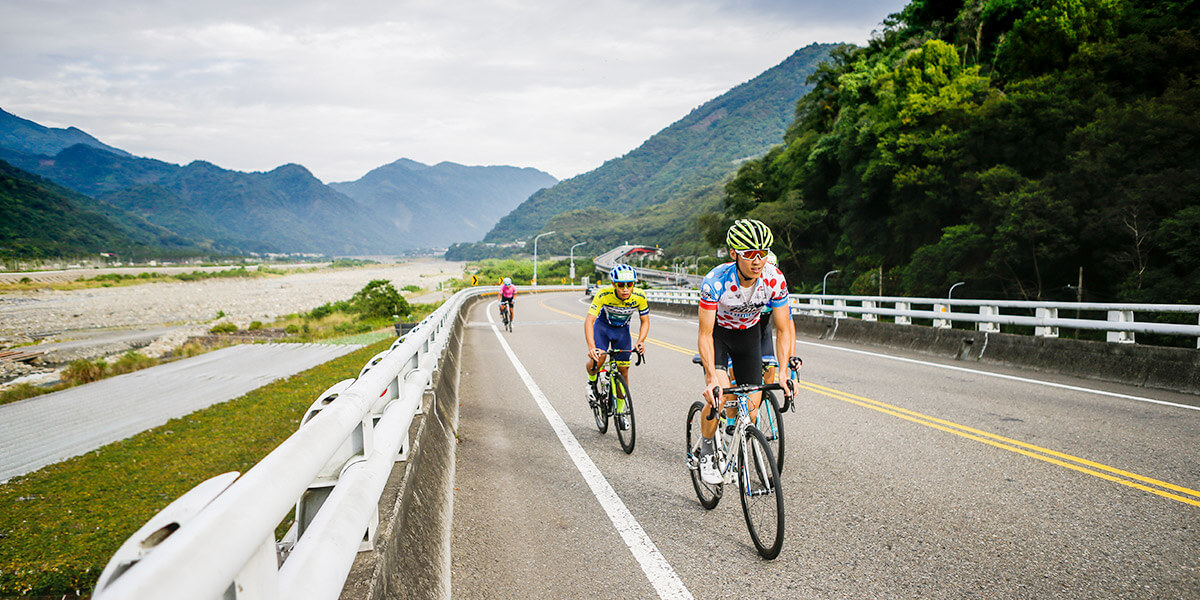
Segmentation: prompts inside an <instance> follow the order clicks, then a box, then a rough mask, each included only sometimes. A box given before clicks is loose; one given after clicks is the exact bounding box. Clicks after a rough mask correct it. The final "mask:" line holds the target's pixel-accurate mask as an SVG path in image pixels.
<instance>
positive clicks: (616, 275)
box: [608, 264, 637, 283]
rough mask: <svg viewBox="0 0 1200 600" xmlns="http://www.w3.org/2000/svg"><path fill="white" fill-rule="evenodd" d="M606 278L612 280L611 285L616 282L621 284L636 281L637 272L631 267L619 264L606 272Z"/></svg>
mask: <svg viewBox="0 0 1200 600" xmlns="http://www.w3.org/2000/svg"><path fill="white" fill-rule="evenodd" d="M608 278H609V279H610V280H612V282H613V283H616V282H618V281H619V282H622V283H624V282H626V281H637V271H635V270H634V269H633V267H631V266H629V265H626V264H619V265H617V266H615V267H613V268H612V270H611V271H609V272H608Z"/></svg>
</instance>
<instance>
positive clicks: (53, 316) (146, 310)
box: [0, 258, 464, 383]
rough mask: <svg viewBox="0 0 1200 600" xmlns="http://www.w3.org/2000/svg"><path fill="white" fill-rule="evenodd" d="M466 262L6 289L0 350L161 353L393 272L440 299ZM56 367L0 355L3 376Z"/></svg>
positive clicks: (63, 357) (61, 356) (53, 356)
mask: <svg viewBox="0 0 1200 600" xmlns="http://www.w3.org/2000/svg"><path fill="white" fill-rule="evenodd" d="M463 265H464V263H461V262H448V261H445V260H441V259H432V258H428V259H414V260H411V261H408V262H404V263H395V264H385V265H371V266H368V267H363V268H355V269H320V270H318V271H315V272H312V273H299V274H295V275H287V276H282V277H265V278H261V279H206V280H201V281H192V282H178V283H149V284H143V285H132V286H122V287H111V288H93V289H86V290H72V291H53V290H48V289H47V290H39V291H35V292H13V293H4V294H0V350H3V349H6V348H10V347H12V346H17V345H21V344H28V343H30V342H35V341H36V342H38V343H37V344H35V345H32V346H24V347H22V348H20V350H26V351H31V352H36V351H44V352H45V354H46V357H47V359H48V360H47V361H46V362H52V363H62V362H65V361H67V360H74V359H77V358H96V357H100V356H107V355H112V354H118V353H120V352H122V351H124V350H128V349H129V348H133V347H138V348H141V351H142V352H143V353H145V354H147V355H150V356H160V355H162V354H164V353H166V352H168V351H170V350H171V349H173V348H175V347H176V346H178V345H179V344H182V343H183V341H184V340H186V339H187V338H188V337H189V336H191V335H200V334H203V333H204V332H206V331H207V330H208V329H209V328H211V327H212V326H213V325H214V324H216V323H217V322H220V321H229V322H232V323H234V324H236V325H238V326H239V327H242V328H244V327H246V326H247V325H249V324H250V322H251V321H262V322H263V323H270V322H271V321H273V320H274V319H275V318H276V317H279V316H282V315H286V314H291V313H297V312H305V311H308V310H311V309H313V308H316V307H317V306H320V305H322V304H325V303H327V302H335V301H338V300H347V299H349V298H350V297H351V296H353V295H354V293H355V292H357V291H358V290H360V289H362V288H363V286H365V285H366V284H367V283H368V282H369V281H371V280H374V279H387V280H389V281H391V282H392V285H394V286H395V287H396V289H401V288H403V287H405V286H408V285H415V286H418V287H420V288H422V290H424V291H423V292H422V293H420V294H419V296H425V298H420V297H417V298H414V297H413V296H411V295H408V296H409V298H410V300H416V301H418V302H419V301H433V300H437V299H438V297H439V296H438V295H437V294H429V292H433V291H435V290H437V289H438V287H439V285H440V284H441V283H442V282H444V281H446V280H449V279H456V278H458V277H460V276H461V275H462V272H463ZM406 295H407V294H406ZM222 313H223V314H224V316H223V317H220V319H219V320H218V315H221V314H222ZM49 370H50V369H48V368H46V367H41V368H37V367H31V366H29V365H25V364H24V363H14V362H10V361H4V360H0V383H5V382H11V380H12V379H13V378H14V377H19V376H21V375H27V374H29V373H35V372H45V371H49Z"/></svg>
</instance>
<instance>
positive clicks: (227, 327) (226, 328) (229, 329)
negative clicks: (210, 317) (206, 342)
mask: <svg viewBox="0 0 1200 600" xmlns="http://www.w3.org/2000/svg"><path fill="white" fill-rule="evenodd" d="M237 330H238V327H237V325H234V324H233V323H230V322H228V321H226V322H224V323H217V324H216V325H214V326H213V328H212V329H209V330H208V332H209V333H237Z"/></svg>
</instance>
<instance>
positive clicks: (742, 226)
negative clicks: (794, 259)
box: [725, 219, 775, 250]
mask: <svg viewBox="0 0 1200 600" xmlns="http://www.w3.org/2000/svg"><path fill="white" fill-rule="evenodd" d="M774 241H775V236H773V235H771V228H770V227H767V226H766V224H764V223H763V222H762V221H758V220H755V219H738V220H736V221H734V222H733V225H732V226H730V228H729V233H726V234H725V245H726V246H729V248H730V249H732V250H766V249H769V248H770V247H771V244H772V243H773V242H774Z"/></svg>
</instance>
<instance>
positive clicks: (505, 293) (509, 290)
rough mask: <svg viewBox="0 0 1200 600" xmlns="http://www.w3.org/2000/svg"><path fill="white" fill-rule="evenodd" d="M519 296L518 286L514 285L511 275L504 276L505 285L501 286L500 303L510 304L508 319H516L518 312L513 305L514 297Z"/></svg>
mask: <svg viewBox="0 0 1200 600" xmlns="http://www.w3.org/2000/svg"><path fill="white" fill-rule="evenodd" d="M516 297H517V286H515V285H513V282H512V278H511V277H505V278H504V285H502V286H500V304H507V305H508V320H509V321H514V322H515V321H516V320H517V313H516V311H515V307H514V306H513V299H515V298H516Z"/></svg>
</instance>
